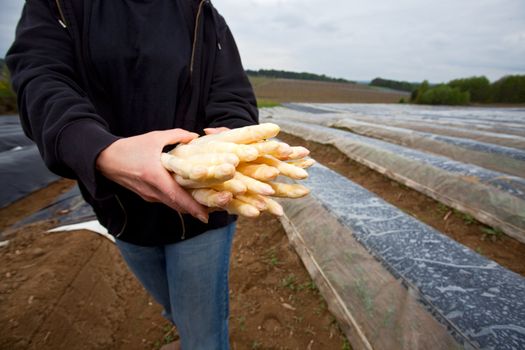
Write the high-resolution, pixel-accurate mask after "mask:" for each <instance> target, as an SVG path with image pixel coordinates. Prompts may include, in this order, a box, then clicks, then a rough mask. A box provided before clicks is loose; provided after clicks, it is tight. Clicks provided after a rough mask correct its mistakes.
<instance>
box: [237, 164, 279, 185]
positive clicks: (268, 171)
mask: <svg viewBox="0 0 525 350" xmlns="http://www.w3.org/2000/svg"><path fill="white" fill-rule="evenodd" d="M237 171H238V172H240V173H242V174H244V175H246V176H249V177H252V178H254V179H256V180H259V181H271V180H273V179H275V178H276V177H277V176H278V175H279V169H277V168H274V167H272V166H269V165H266V164H251V163H241V164H239V166H237Z"/></svg>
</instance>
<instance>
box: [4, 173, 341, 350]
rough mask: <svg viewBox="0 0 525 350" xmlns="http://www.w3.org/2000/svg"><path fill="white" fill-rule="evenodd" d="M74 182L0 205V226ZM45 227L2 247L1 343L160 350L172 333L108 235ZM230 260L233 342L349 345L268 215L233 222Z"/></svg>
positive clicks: (241, 345)
mask: <svg viewBox="0 0 525 350" xmlns="http://www.w3.org/2000/svg"><path fill="white" fill-rule="evenodd" d="M71 185H72V183H71V182H70V181H60V182H58V183H56V184H54V185H52V186H50V187H48V188H47V189H44V190H41V191H39V192H37V193H35V194H33V195H31V196H29V197H27V198H25V199H23V200H21V201H18V202H17V203H15V204H13V205H12V206H10V207H8V208H4V209H2V210H0V227H1V228H2V229H3V228H5V227H7V226H9V225H11V224H12V223H14V222H16V221H18V220H19V219H20V218H21V217H24V216H25V215H27V214H29V213H30V212H34V211H36V210H38V209H39V208H40V207H43V206H45V205H47V204H48V203H49V202H51V201H52V199H53V198H54V197H56V196H57V195H58V194H59V193H61V192H62V191H64V190H65V189H67V188H68V187H70V186H71ZM51 226H52V223H40V224H34V225H31V226H29V227H26V228H24V229H22V230H19V231H18V232H12V233H11V234H9V236H8V237H6V238H8V239H10V240H11V241H10V244H9V245H8V246H7V247H4V248H0V276H1V278H2V284H1V285H0V328H1V329H2V332H1V333H0V349H6V350H7V349H10V350H11V349H13V350H15V349H39V350H40V349H49V350H51V349H53V350H54V349H126V350H130V349H158V348H159V347H160V346H161V345H162V344H163V343H166V342H169V341H171V340H172V339H174V338H176V337H177V335H176V331H174V329H172V327H171V326H170V324H169V323H168V322H167V321H165V320H164V319H163V318H162V317H161V316H160V311H161V309H160V307H159V306H158V305H156V304H155V303H154V302H153V301H152V300H151V299H150V298H149V297H148V296H147V294H146V293H145V291H144V290H143V289H142V287H141V286H140V285H139V284H138V282H137V281H136V280H135V279H134V277H133V276H132V275H131V273H130V272H129V271H128V270H127V268H126V266H125V265H124V263H123V262H122V260H121V258H120V256H119V253H118V251H117V250H116V248H115V246H114V245H113V244H112V243H111V242H109V241H108V240H106V239H105V238H102V237H100V236H98V235H96V234H94V233H91V232H88V231H79V232H72V233H54V234H46V233H45V230H46V229H48V228H49V227H51ZM231 263H232V268H231V275H230V279H231V284H230V288H231V291H230V295H231V297H230V299H231V318H230V329H231V331H230V334H231V338H230V340H231V345H232V349H239V350H240V349H301V350H303V349H349V345H348V343H347V341H346V340H345V339H344V337H343V335H342V334H341V332H340V331H339V329H338V327H337V325H336V323H335V320H334V319H333V317H332V316H331V314H330V313H329V312H328V311H327V308H326V304H325V303H324V301H323V300H322V298H321V296H320V295H319V293H318V291H317V288H316V287H315V285H314V284H313V283H312V282H311V280H310V278H309V276H308V274H307V272H306V270H305V269H304V266H303V265H302V263H301V261H300V259H299V258H298V256H297V255H296V253H295V252H294V250H293V248H291V246H290V245H289V244H288V239H287V238H286V235H285V233H284V231H283V229H282V227H281V225H280V223H279V222H278V221H277V220H276V219H275V218H273V217H270V216H266V215H265V216H263V217H261V218H259V219H258V220H256V221H249V220H240V222H239V228H238V232H237V234H236V237H235V240H234V249H233V255H232V261H231Z"/></svg>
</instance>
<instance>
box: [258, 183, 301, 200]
mask: <svg viewBox="0 0 525 350" xmlns="http://www.w3.org/2000/svg"><path fill="white" fill-rule="evenodd" d="M268 185H270V186H272V188H273V190H274V191H275V193H274V194H273V196H274V197H284V198H301V197H304V196H306V195H307V194H308V193H310V190H309V189H308V188H307V187H305V186H303V185H299V184H285V183H279V182H268Z"/></svg>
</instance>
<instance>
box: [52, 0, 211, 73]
mask: <svg viewBox="0 0 525 350" xmlns="http://www.w3.org/2000/svg"><path fill="white" fill-rule="evenodd" d="M57 1H58V0H57ZM207 1H208V0H202V1H201V2H200V3H199V9H198V10H197V17H196V18H195V28H194V29H193V45H192V47H191V61H190V76H191V75H192V74H193V65H194V63H195V47H196V46H197V34H198V32H199V22H200V19H201V15H202V6H203V5H204V3H206V2H207Z"/></svg>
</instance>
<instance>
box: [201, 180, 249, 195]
mask: <svg viewBox="0 0 525 350" xmlns="http://www.w3.org/2000/svg"><path fill="white" fill-rule="evenodd" d="M210 187H211V188H213V189H214V190H216V191H228V192H231V193H233V194H234V195H238V194H243V193H245V192H246V191H247V190H248V188H247V187H246V185H245V184H244V182H242V181H240V180H237V179H231V180H228V181H225V182H223V183H219V184H216V185H212V186H210Z"/></svg>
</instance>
